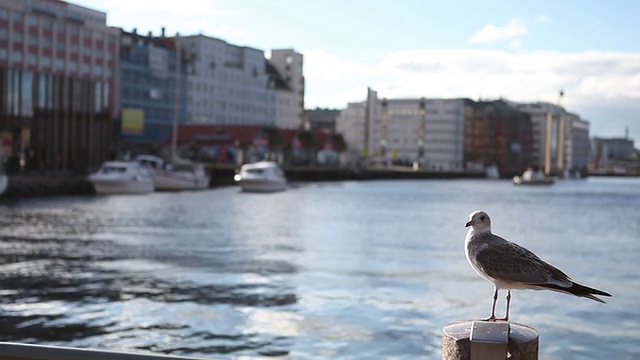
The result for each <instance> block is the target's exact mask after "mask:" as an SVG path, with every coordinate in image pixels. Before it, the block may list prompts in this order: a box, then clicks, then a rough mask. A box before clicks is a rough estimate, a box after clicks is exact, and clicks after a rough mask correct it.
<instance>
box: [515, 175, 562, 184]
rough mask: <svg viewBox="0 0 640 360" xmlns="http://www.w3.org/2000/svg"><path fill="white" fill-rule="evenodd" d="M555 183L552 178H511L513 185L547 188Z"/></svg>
mask: <svg viewBox="0 0 640 360" xmlns="http://www.w3.org/2000/svg"><path fill="white" fill-rule="evenodd" d="M555 182H556V181H555V179H553V178H544V179H533V180H526V179H523V178H521V177H520V176H514V177H513V184H514V185H528V186H549V185H553V184H554V183H555Z"/></svg>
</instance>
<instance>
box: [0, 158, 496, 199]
mask: <svg viewBox="0 0 640 360" xmlns="http://www.w3.org/2000/svg"><path fill="white" fill-rule="evenodd" d="M207 170H208V171H209V173H210V174H211V183H210V186H209V187H211V188H214V187H219V186H229V185H234V180H233V176H234V175H235V174H236V171H237V168H236V167H234V166H208V167H207ZM285 174H286V176H287V179H288V180H289V181H290V182H310V181H347V180H354V181H359V180H393V179H465V178H466V179H469V178H478V179H480V178H484V177H485V175H484V173H482V172H431V171H413V170H410V169H409V170H407V168H381V169H365V170H350V169H343V168H308V167H296V168H293V167H292V168H286V169H285ZM94 194H95V190H94V188H93V185H91V183H90V182H89V181H88V180H87V176H86V175H10V176H9V185H8V186H7V190H6V191H5V192H4V193H3V194H2V195H0V200H12V199H14V200H15V199H22V198H32V197H45V196H69V195H94Z"/></svg>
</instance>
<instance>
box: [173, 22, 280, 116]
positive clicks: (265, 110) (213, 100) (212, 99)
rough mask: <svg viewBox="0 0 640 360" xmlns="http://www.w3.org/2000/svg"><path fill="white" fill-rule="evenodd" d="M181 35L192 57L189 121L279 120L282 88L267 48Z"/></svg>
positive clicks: (187, 56) (181, 44)
mask: <svg viewBox="0 0 640 360" xmlns="http://www.w3.org/2000/svg"><path fill="white" fill-rule="evenodd" d="M177 41H178V44H179V47H180V48H181V51H182V52H183V54H184V57H185V61H186V62H187V84H186V86H187V94H186V97H187V99H186V101H187V104H186V107H187V108H186V123H189V124H220V125H271V126H273V125H275V124H276V104H277V101H276V97H277V94H276V90H275V83H274V80H273V79H272V77H270V76H269V74H268V72H267V68H266V65H265V61H266V60H265V57H264V53H263V51H261V50H257V49H253V48H250V47H244V46H236V45H231V44H228V43H227V42H225V41H223V40H220V39H216V38H212V37H208V36H204V35H195V36H185V37H177Z"/></svg>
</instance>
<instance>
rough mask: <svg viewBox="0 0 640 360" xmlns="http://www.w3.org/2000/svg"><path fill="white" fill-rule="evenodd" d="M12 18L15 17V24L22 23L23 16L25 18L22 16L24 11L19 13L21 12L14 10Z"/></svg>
mask: <svg viewBox="0 0 640 360" xmlns="http://www.w3.org/2000/svg"><path fill="white" fill-rule="evenodd" d="M11 18H12V19H13V23H14V24H21V23H22V21H23V18H24V17H23V16H22V13H19V12H15V11H14V12H13V13H12V14H11Z"/></svg>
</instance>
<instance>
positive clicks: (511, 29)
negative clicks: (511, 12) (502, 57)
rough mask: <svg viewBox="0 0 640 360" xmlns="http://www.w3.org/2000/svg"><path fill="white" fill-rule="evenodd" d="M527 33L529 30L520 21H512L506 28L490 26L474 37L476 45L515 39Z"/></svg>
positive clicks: (473, 41) (472, 38)
mask: <svg viewBox="0 0 640 360" xmlns="http://www.w3.org/2000/svg"><path fill="white" fill-rule="evenodd" d="M526 33H527V28H526V27H525V26H524V24H523V23H522V21H520V20H519V19H511V20H509V22H508V23H507V24H506V25H505V26H504V27H499V26H496V25H494V24H489V25H486V26H485V27H483V28H482V29H480V30H478V32H476V33H475V34H474V35H473V36H472V37H471V42H472V43H474V44H484V43H493V42H498V41H503V40H508V39H513V38H516V37H519V36H522V35H525V34H526Z"/></svg>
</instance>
